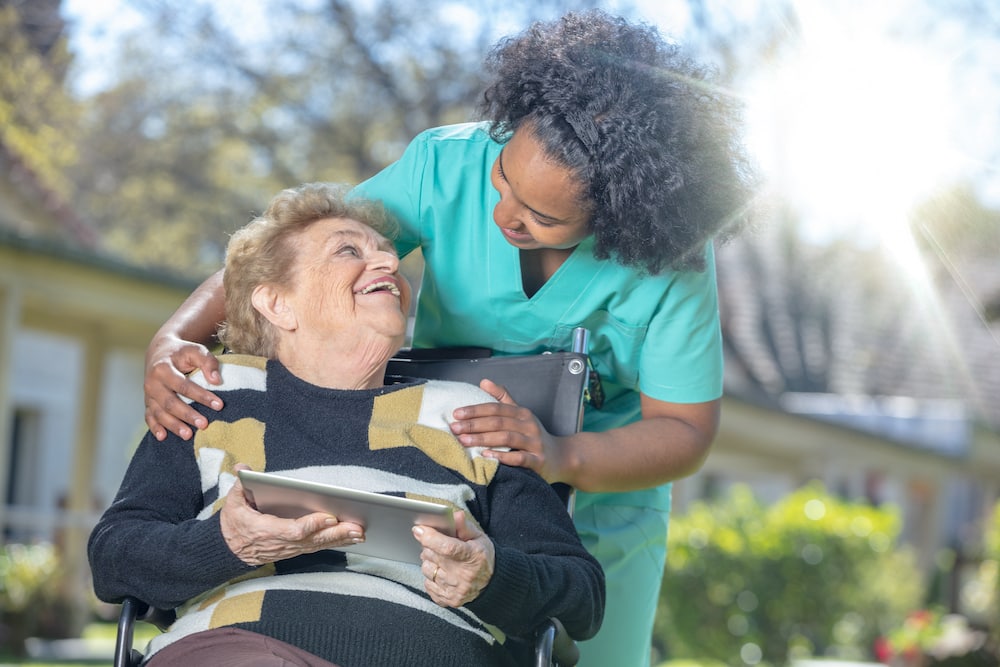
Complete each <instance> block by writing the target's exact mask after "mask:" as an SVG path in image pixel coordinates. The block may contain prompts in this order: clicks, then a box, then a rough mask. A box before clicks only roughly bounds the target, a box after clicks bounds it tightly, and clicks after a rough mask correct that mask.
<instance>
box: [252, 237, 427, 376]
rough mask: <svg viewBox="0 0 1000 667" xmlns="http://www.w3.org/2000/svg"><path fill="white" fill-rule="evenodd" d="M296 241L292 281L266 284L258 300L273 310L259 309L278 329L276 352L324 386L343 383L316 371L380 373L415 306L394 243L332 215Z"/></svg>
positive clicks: (403, 337) (296, 370)
mask: <svg viewBox="0 0 1000 667" xmlns="http://www.w3.org/2000/svg"><path fill="white" fill-rule="evenodd" d="M292 244H293V246H294V247H295V249H296V257H295V261H294V263H293V266H292V271H291V275H290V279H289V280H288V283H287V285H285V286H283V287H273V286H272V287H269V286H266V285H262V286H260V287H259V288H258V292H259V293H258V294H255V301H254V305H255V307H257V308H258V310H261V308H264V309H265V310H269V311H271V312H272V313H273V315H267V313H266V312H265V310H261V312H265V316H267V317H268V319H270V320H271V321H272V323H274V324H275V325H276V326H277V327H278V329H279V332H280V333H279V336H278V358H279V359H280V360H281V361H282V363H284V364H285V365H286V366H288V367H289V368H290V369H292V370H293V372H296V374H298V375H300V377H304V378H305V379H308V380H310V381H313V382H316V383H317V384H324V385H325V386H343V385H334V384H330V383H328V382H325V381H324V380H323V379H322V378H321V377H318V376H317V375H316V373H317V372H318V373H320V374H321V375H329V374H330V373H331V372H337V373H340V372H343V371H346V370H352V369H353V370H359V369H360V371H361V372H362V373H363V372H365V371H368V370H371V371H376V370H377V367H378V365H380V364H384V362H385V361H387V360H388V359H389V358H390V357H391V356H392V355H393V354H395V353H396V352H397V351H398V350H399V348H400V346H401V345H402V344H403V342H404V339H405V335H406V324H407V314H408V312H409V307H410V286H409V284H408V283H407V281H406V279H405V278H404V277H403V276H401V275H400V274H399V257H397V255H396V251H395V250H394V249H393V246H392V243H391V242H390V241H389V240H388V239H386V238H385V237H383V236H382V235H381V234H379V233H378V232H376V231H375V230H373V229H372V228H370V227H368V226H367V225H364V224H362V223H360V222H357V221H355V220H351V219H346V218H328V219H324V220H320V221H318V222H315V223H313V224H311V225H309V227H307V228H306V229H305V230H303V231H302V232H300V233H298V234H297V235H296V236H295V238H294V239H292ZM258 304H260V305H258ZM269 304H273V305H270V306H269ZM333 366H336V367H337V368H333ZM307 367H308V368H309V369H310V370H308V371H307V370H305V369H306V368H307ZM375 375H378V373H374V375H373V377H374V376H375ZM378 381H379V383H380V382H381V377H378ZM348 384H349V383H348Z"/></svg>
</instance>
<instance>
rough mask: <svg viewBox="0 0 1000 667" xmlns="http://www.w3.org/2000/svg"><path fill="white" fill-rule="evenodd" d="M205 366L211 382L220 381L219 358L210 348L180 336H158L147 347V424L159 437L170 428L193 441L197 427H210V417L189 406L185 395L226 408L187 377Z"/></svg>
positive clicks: (206, 404)
mask: <svg viewBox="0 0 1000 667" xmlns="http://www.w3.org/2000/svg"><path fill="white" fill-rule="evenodd" d="M195 369H201V372H202V373H204V375H205V377H206V378H207V379H208V382H209V383H210V384H220V383H221V382H222V377H221V376H220V375H219V360H218V359H216V358H215V355H213V354H212V353H211V352H209V351H208V348H207V347H205V346H204V345H201V344H199V343H192V342H190V341H186V340H182V339H180V338H177V337H176V336H171V335H162V336H158V337H156V338H155V339H154V340H153V341H152V342H151V343H150V345H149V349H147V350H146V377H145V380H144V382H143V390H144V391H145V393H146V425H147V426H148V427H149V431H150V432H151V433H152V434H153V436H154V437H155V438H156V439H157V440H163V439H164V438H166V437H167V431H170V432H171V433H173V434H174V435H176V436H178V437H180V438H183V439H184V440H189V439H190V438H191V436H192V435H194V431H193V430H192V427H194V428H199V429H202V428H206V427H207V426H208V420H207V419H205V417H204V415H202V414H200V413H199V412H198V411H197V410H195V409H194V408H192V407H191V406H190V405H188V404H187V403H186V402H185V401H184V400H183V399H182V398H181V396H184V397H186V398H188V399H190V400H192V401H194V402H195V403H201V404H202V405H205V406H208V407H210V408H212V409H213V410H221V409H222V400H221V399H220V398H219V397H218V396H216V395H215V394H213V393H212V392H210V391H209V390H207V389H205V388H204V387H201V386H199V385H197V384H195V383H194V382H192V381H191V380H189V379H188V378H187V377H186V375H185V374H186V373H190V372H191V371H193V370H195Z"/></svg>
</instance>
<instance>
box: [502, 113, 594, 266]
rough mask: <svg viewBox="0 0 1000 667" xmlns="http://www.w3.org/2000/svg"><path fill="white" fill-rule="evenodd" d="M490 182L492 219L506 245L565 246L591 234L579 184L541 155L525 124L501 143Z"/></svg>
mask: <svg viewBox="0 0 1000 667" xmlns="http://www.w3.org/2000/svg"><path fill="white" fill-rule="evenodd" d="M490 180H491V181H492V183H493V187H495V188H496V189H497V191H498V192H499V193H500V203H498V204H497V205H496V208H494V209H493V221H494V222H495V223H496V225H497V227H499V228H500V231H501V232H502V233H503V235H504V237H505V238H506V239H507V241H508V242H509V243H510V244H511V245H513V246H515V247H517V248H520V249H522V250H537V249H539V248H559V249H568V248H573V247H575V246H576V245H577V244H579V243H580V241H582V240H583V239H585V238H587V236H589V235H590V230H589V229H588V227H587V223H588V221H589V219H590V212H589V211H588V210H587V209H586V208H585V207H584V206H583V205H581V203H580V201H579V197H578V195H579V192H580V188H581V184H580V183H579V182H577V181H576V179H574V177H573V175H572V174H571V173H570V171H569V169H567V168H566V167H563V166H561V165H557V164H555V163H554V162H552V161H550V160H549V159H548V158H547V157H546V155H545V152H544V151H543V150H542V146H541V144H539V143H538V141H537V140H536V139H535V136H534V134H533V133H532V131H531V128H530V127H521V128H519V129H518V130H517V131H516V132H515V133H514V136H513V137H511V139H510V141H508V142H507V144H506V145H505V146H504V147H503V150H502V151H501V152H500V156H499V157H498V158H497V161H496V162H495V163H494V164H493V172H492V174H491V176H490Z"/></svg>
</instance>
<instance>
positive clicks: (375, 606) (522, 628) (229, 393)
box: [89, 355, 604, 667]
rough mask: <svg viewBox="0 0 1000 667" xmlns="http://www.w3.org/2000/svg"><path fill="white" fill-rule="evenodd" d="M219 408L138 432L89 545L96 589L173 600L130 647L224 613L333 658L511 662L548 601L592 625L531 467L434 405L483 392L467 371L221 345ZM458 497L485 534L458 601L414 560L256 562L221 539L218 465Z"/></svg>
mask: <svg viewBox="0 0 1000 667" xmlns="http://www.w3.org/2000/svg"><path fill="white" fill-rule="evenodd" d="M222 361H223V364H222V377H223V384H222V385H221V386H220V387H213V390H214V391H216V393H218V394H219V396H220V397H221V398H222V399H223V401H224V402H225V407H224V408H223V410H222V411H220V412H214V411H212V410H210V409H208V408H204V407H202V406H197V405H195V407H196V408H197V409H200V410H201V411H202V412H203V413H204V414H205V415H206V416H207V417H208V418H209V421H210V425H209V427H208V428H206V429H204V430H201V431H199V432H197V434H196V436H195V438H194V439H193V441H183V440H181V439H179V438H176V437H174V436H170V437H169V438H168V440H167V441H166V442H158V441H157V440H155V439H154V438H153V437H152V436H151V435H150V434H148V433H147V435H146V437H145V438H144V440H143V441H142V443H140V445H139V448H138V450H137V451H136V453H135V455H134V457H133V459H132V461H131V463H130V465H129V468H128V471H127V472H126V474H125V478H124V480H123V482H122V485H121V488H120V489H119V491H118V494H117V496H116V497H115V500H114V502H113V503H112V505H111V507H110V508H109V509H108V510H107V511H106V512H105V513H104V515H103V516H102V518H101V520H100V521H99V523H98V524H97V526H96V527H95V528H94V531H93V533H92V535H91V538H90V543H89V557H90V562H91V569H92V572H93V578H94V589H95V591H96V593H97V595H98V597H99V598H101V599H102V600H105V601H109V602H117V601H120V600H121V599H122V598H123V597H124V596H126V595H133V596H136V597H138V598H140V599H142V600H144V601H146V602H149V603H151V604H153V605H154V606H157V607H161V608H173V607H177V608H178V620H177V622H176V623H175V624H174V625H173V626H172V627H171V628H170V629H169V630H168V631H167V632H166V633H164V634H163V635H160V636H159V637H157V638H155V639H154V640H153V641H152V643H151V644H150V646H149V648H148V650H147V653H148V655H152V654H153V653H155V652H156V651H157V650H159V649H161V648H162V647H163V646H166V645H168V644H169V643H171V642H173V641H176V640H178V639H180V638H181V637H184V636H187V635H189V634H191V633H194V632H199V631H202V630H207V629H210V628H215V627H221V626H234V627H239V628H243V629H246V630H251V631H254V632H258V633H261V634H264V635H268V636H272V637H275V638H277V639H280V640H282V641H285V642H288V643H290V644H294V645H296V646H299V647H301V648H304V649H306V650H308V651H310V652H312V653H315V654H316V655H319V656H321V657H323V658H325V659H327V660H329V661H331V662H334V663H337V664H338V665H341V667H354V666H359V667H360V666H365V667H372V666H378V665H387V666H388V665H392V666H393V667H396V666H398V665H413V666H420V665H427V666H428V667H429V666H431V665H434V666H435V667H447V666H449V665H456V666H457V665H462V666H463V667H464V666H467V665H515V664H523V660H524V658H525V655H526V651H527V650H528V648H527V647H526V646H525V645H524V642H523V641H522V640H521V639H520V638H523V637H525V636H527V635H529V634H530V632H531V631H532V630H533V629H534V628H536V627H537V626H538V625H540V624H541V622H543V621H544V619H545V618H547V617H551V616H556V617H558V618H559V619H560V620H561V621H562V622H563V623H564V625H565V626H566V628H567V630H568V631H569V633H570V634H571V635H572V636H574V637H576V638H578V639H585V638H588V637H590V636H592V635H593V634H594V633H596V631H597V629H598V627H599V625H600V622H601V618H602V614H603V607H604V578H603V573H602V572H601V569H600V566H599V565H598V563H597V562H596V561H595V560H594V559H593V557H591V556H590V555H589V554H588V553H587V551H586V550H585V549H584V547H583V546H582V544H581V543H580V540H579V538H578V536H577V535H576V532H575V529H574V527H573V523H572V521H571V519H570V518H569V516H568V515H567V513H566V511H565V509H564V508H563V506H562V504H561V502H560V500H559V499H558V497H557V496H556V495H555V493H554V492H553V491H552V490H551V488H550V487H549V486H548V484H546V482H545V481H544V480H543V479H542V478H541V477H539V476H538V475H536V474H535V473H533V472H531V471H528V470H525V469H522V468H513V467H508V466H501V465H498V464H497V462H496V461H494V460H491V459H486V458H483V457H481V456H478V452H475V451H471V452H470V451H469V450H466V449H465V448H464V447H462V446H461V445H460V444H459V443H458V441H457V440H456V439H455V438H454V437H453V436H452V435H451V432H450V431H449V430H448V426H447V422H448V419H449V416H450V414H451V411H452V410H453V409H454V408H455V407H458V406H461V405H470V404H474V403H481V402H484V401H486V400H492V399H490V398H489V397H488V395H486V394H485V393H484V392H481V391H480V390H479V389H478V388H477V387H473V386H472V385H467V384H461V383H452V382H440V381H422V380H414V381H410V382H405V383H401V384H396V385H390V386H386V387H380V388H377V389H372V390H358V391H345V390H334V389H325V388H321V387H317V386H314V385H311V384H308V383H306V382H304V381H302V380H300V379H299V378H297V377H295V376H294V375H292V374H291V373H290V372H289V371H288V370H287V369H285V368H284V367H283V366H282V365H281V364H280V363H279V362H277V361H274V360H271V361H268V360H265V359H262V358H256V357H247V356H239V355H226V356H224V357H223V358H222ZM235 463H246V464H248V465H250V467H251V468H253V469H254V470H265V471H271V472H279V473H281V474H284V475H289V476H296V477H300V478H303V479H312V480H316V481H322V482H326V483H330V484H338V485H342V486H351V487H354V488H360V489H364V490H368V491H377V492H383V493H392V494H396V495H406V496H410V497H419V498H424V499H434V500H438V501H443V502H446V503H449V504H452V505H454V506H455V507H456V508H460V509H465V510H467V514H469V515H470V516H471V517H472V518H474V519H475V521H476V522H477V523H478V525H479V526H480V527H481V528H482V529H483V530H484V531H485V532H486V533H487V534H488V535H489V536H490V538H491V539H492V540H493V542H494V545H495V547H496V564H495V572H494V574H493V577H492V579H491V580H490V583H489V584H488V585H487V586H486V588H485V589H483V591H482V592H481V594H480V595H479V597H478V598H477V599H475V600H473V601H472V602H470V603H469V604H467V605H465V606H464V607H462V608H459V609H449V608H444V607H440V606H438V605H437V604H435V603H434V602H433V601H432V600H431V599H430V598H429V596H428V595H427V594H426V592H425V591H424V588H423V575H422V574H421V572H420V568H419V566H417V565H413V564H407V563H397V562H393V561H387V560H381V559H377V558H369V557H365V556H361V555H357V554H349V553H347V552H343V551H336V550H324V551H321V552H318V553H315V554H309V555H304V556H299V557H296V558H292V559H288V560H285V561H281V562H278V563H273V564H269V565H265V566H262V567H251V566H248V565H246V564H244V563H243V562H242V561H240V560H239V559H238V558H236V556H235V555H234V554H233V553H232V552H231V551H230V550H229V548H228V547H227V546H226V543H225V541H224V540H223V538H222V534H221V530H220V526H219V515H218V510H219V509H220V508H221V504H222V501H223V499H224V497H225V495H226V493H227V492H228V491H229V489H230V488H231V487H232V484H233V483H234V481H235V478H234V476H233V472H232V470H233V465H234V464H235Z"/></svg>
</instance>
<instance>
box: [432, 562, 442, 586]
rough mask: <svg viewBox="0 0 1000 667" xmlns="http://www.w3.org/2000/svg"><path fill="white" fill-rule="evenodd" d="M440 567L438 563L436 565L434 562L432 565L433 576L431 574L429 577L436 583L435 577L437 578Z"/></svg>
mask: <svg viewBox="0 0 1000 667" xmlns="http://www.w3.org/2000/svg"><path fill="white" fill-rule="evenodd" d="M440 569H441V566H440V565H437V564H435V565H434V576H432V577H431V581H433V582H435V583H437V578H438V571H439V570H440Z"/></svg>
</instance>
